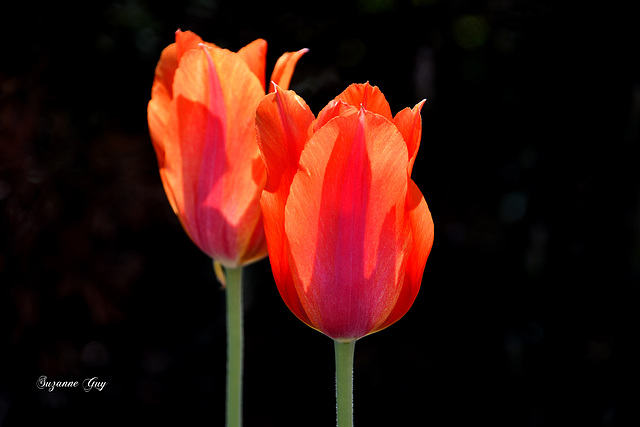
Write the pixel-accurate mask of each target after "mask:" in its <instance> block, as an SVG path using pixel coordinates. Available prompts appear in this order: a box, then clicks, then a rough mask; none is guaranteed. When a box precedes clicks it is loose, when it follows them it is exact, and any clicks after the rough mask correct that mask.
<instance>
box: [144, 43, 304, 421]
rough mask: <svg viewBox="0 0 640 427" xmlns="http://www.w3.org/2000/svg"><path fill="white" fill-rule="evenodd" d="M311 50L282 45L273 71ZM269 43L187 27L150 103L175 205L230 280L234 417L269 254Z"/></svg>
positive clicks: (162, 67) (160, 70) (163, 62)
mask: <svg viewBox="0 0 640 427" xmlns="http://www.w3.org/2000/svg"><path fill="white" fill-rule="evenodd" d="M305 52H306V49H303V50H300V51H298V52H294V53H285V54H284V55H282V56H281V57H280V59H279V60H278V61H277V63H276V65H275V69H274V70H273V74H272V75H271V80H272V81H275V82H278V83H279V84H280V85H282V86H284V87H288V86H289V81H290V80H291V75H292V73H293V70H294V68H295V66H296V63H297V62H298V59H299V58H300V57H301V56H302V55H303V54H304V53H305ZM266 53H267V42H265V41H264V40H261V39H258V40H256V41H254V42H252V43H250V44H248V45H247V46H245V47H243V48H242V49H240V50H239V51H238V52H237V53H234V52H230V51H228V50H226V49H221V48H219V47H218V46H216V45H214V44H211V43H204V42H203V41H202V39H201V38H200V37H198V36H197V35H196V34H194V33H191V32H188V31H187V32H182V31H178V32H176V42H175V43H173V44H171V45H169V46H168V47H167V48H166V49H164V51H163V52H162V55H161V56H160V62H159V63H158V66H157V68H156V72H155V79H154V82H153V88H152V95H151V101H150V102H149V106H148V110H147V111H148V121H149V130H150V133H151V140H152V142H153V146H154V148H155V151H156V155H157V157H158V165H159V168H160V177H161V179H162V183H163V185H164V189H165V192H166V193H167V197H168V198H169V202H170V203H171V207H172V208H173V211H174V212H175V213H176V215H177V216H178V218H179V219H180V222H181V223H182V226H183V227H184V229H185V231H186V232H187V234H188V235H189V237H190V238H191V239H192V240H193V241H194V242H195V244H196V245H197V246H198V247H199V248H200V249H201V250H202V251H203V252H205V253H206V254H207V255H209V256H210V257H211V258H213V260H214V268H215V271H216V275H217V276H218V279H219V280H220V281H221V282H222V283H223V284H226V285H227V287H226V288H227V291H226V299H227V331H228V332H227V337H228V345H227V352H228V360H227V414H226V416H227V426H228V427H232V426H233V427H239V426H240V425H241V419H242V357H243V349H242V347H243V330H242V266H244V265H246V264H249V263H251V262H253V261H257V260H259V259H260V258H263V257H265V256H266V255H267V246H266V242H265V236H264V228H263V226H262V213H261V209H260V203H259V200H260V195H261V194H262V190H263V188H264V185H265V182H266V179H267V176H266V170H265V166H264V163H263V161H262V159H261V158H260V152H259V149H258V144H257V142H256V128H255V115H256V107H257V106H258V103H259V102H260V100H261V99H262V98H263V97H264V96H265V62H266ZM221 265H223V266H225V267H226V277H225V275H224V273H223V271H222V267H221Z"/></svg>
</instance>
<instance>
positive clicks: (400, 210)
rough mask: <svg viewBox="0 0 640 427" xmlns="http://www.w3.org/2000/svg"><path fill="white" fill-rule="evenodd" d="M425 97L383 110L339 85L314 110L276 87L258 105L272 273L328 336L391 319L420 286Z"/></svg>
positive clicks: (370, 97)
mask: <svg viewBox="0 0 640 427" xmlns="http://www.w3.org/2000/svg"><path fill="white" fill-rule="evenodd" d="M423 104H424V101H423V102H420V103H419V104H417V105H416V106H415V107H414V108H413V109H409V108H405V109H404V110H402V111H400V112H399V113H398V114H397V115H396V116H395V117H393V116H392V115H391V110H390V108H389V104H388V103H387V101H386V99H385V97H384V95H383V94H382V93H381V92H380V90H379V89H378V88H377V87H374V86H370V85H369V84H368V83H367V84H354V85H351V86H349V87H348V88H347V89H346V90H345V91H344V92H343V93H342V94H340V95H339V96H338V97H336V98H335V99H334V100H333V101H331V102H330V103H329V104H328V105H327V106H326V107H325V108H324V109H323V110H322V111H321V112H320V114H319V115H318V117H317V118H315V117H314V115H313V113H312V112H311V111H310V109H309V107H308V106H307V105H306V103H305V102H304V100H303V99H302V98H300V97H299V96H297V95H296V94H295V93H294V92H293V91H288V90H281V89H280V88H277V89H276V91H275V93H272V94H270V95H268V96H266V97H265V98H264V99H263V100H262V101H261V102H260V104H259V105H258V108H257V112H256V127H257V129H258V145H259V146H260V150H261V153H262V156H263V159H264V161H265V163H266V167H267V183H266V186H265V189H264V191H263V193H262V199H261V205H262V211H263V215H264V227H265V233H266V238H267V245H268V248H269V259H270V262H271V265H272V270H273V274H274V277H275V281H276V284H277V286H278V289H279V291H280V294H281V296H282V298H283V299H284V301H285V303H286V304H287V306H288V307H289V308H290V309H291V311H293V313H294V314H295V315H296V316H297V317H298V318H299V319H300V320H302V321H303V322H305V323H306V324H308V325H309V326H311V327H312V328H315V329H317V330H319V331H321V332H322V333H324V334H326V335H328V336H329V337H331V338H333V339H334V340H336V341H339V342H349V341H353V340H356V339H358V338H361V337H363V336H365V335H368V334H371V333H373V332H376V331H379V330H381V329H383V328H386V327H387V326H389V325H391V324H393V323H394V322H396V321H397V320H398V319H400V318H401V317H402V316H404V314H405V313H406V312H407V311H408V310H409V308H410V307H411V305H412V304H413V302H414V300H415V298H416V296H417V294H418V290H419V288H420V283H421V281H422V274H423V271H424V267H425V265H426V262H427V257H428V256H429V253H430V251H431V246H432V244H433V221H432V219H431V214H430V212H429V209H428V207H427V203H426V202H425V199H424V197H423V195H422V193H421V192H420V190H419V189H418V187H417V185H416V184H415V183H414V182H413V181H412V179H411V171H412V168H413V163H414V161H415V158H416V155H417V152H418V147H419V145H420V138H421V133H422V122H421V117H420V110H421V109H422V105H423Z"/></svg>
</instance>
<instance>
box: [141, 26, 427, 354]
mask: <svg viewBox="0 0 640 427" xmlns="http://www.w3.org/2000/svg"><path fill="white" fill-rule="evenodd" d="M266 49H267V44H266V42H265V41H264V40H260V39H259V40H256V41H254V42H252V43H250V44H249V45H247V46H245V47H244V48H242V49H240V50H239V51H238V52H237V53H234V52H230V51H228V50H226V49H221V48H219V47H217V46H215V45H213V44H211V43H205V42H203V41H202V39H200V37H198V36H197V35H196V34H194V33H191V32H181V31H178V32H177V33H176V42H175V43H174V44H171V45H170V46H169V47H167V48H166V49H165V50H164V51H163V52H162V55H161V58H160V62H159V63H158V66H157V68H156V73H155V80H154V83H153V89H152V98H151V101H150V102H149V106H148V122H149V129H150V133H151V140H152V142H153V145H154V148H155V151H156V154H157V157H158V164H159V169H160V176H161V179H162V183H163V185H164V189H165V191H166V193H167V197H168V199H169V202H170V203H171V206H172V208H173V210H174V212H175V213H176V215H177V216H178V218H179V219H180V222H181V223H182V225H183V227H184V229H185V231H186V232H187V234H188V235H189V236H190V238H191V239H192V240H193V241H194V242H195V244H196V245H198V247H199V248H200V249H201V250H202V251H203V252H205V253H206V254H207V255H209V256H210V257H211V258H212V259H213V260H214V261H215V263H216V265H217V267H219V266H220V265H222V266H224V267H225V269H226V270H227V272H229V271H231V270H233V269H237V268H241V267H242V266H243V265H247V264H249V263H251V262H254V261H257V260H259V259H261V258H264V257H266V256H267V254H268V256H269V261H270V263H271V268H272V271H273V275H274V278H275V282H276V285H277V287H278V290H279V292H280V295H281V296H282V298H283V300H284V302H285V303H286V305H287V306H288V307H289V309H290V310H291V311H292V312H293V313H294V314H295V315H296V316H297V317H298V318H299V319H300V320H301V321H303V322H304V323H306V324H307V325H309V326H310V327H312V328H314V329H317V330H319V331H320V332H322V333H324V334H325V335H327V336H329V337H331V338H333V339H334V340H335V342H336V345H338V344H350V345H352V343H354V342H355V341H356V340H357V339H359V338H361V337H363V336H365V335H368V334H371V333H374V332H376V331H379V330H381V329H383V328H386V327H387V326H389V325H391V324H392V323H394V322H396V321H397V320H398V319H400V318H401V317H402V316H403V315H404V314H405V313H406V312H407V310H408V309H409V308H410V307H411V305H412V304H413V301H414V300H415V298H416V295H417V293H418V290H419V288H420V283H421V281H422V274H423V271H424V267H425V264H426V261H427V257H428V256H429V253H430V250H431V246H432V243H433V222H432V219H431V214H430V212H429V209H428V207H427V204H426V202H425V199H424V197H423V195H422V193H421V192H420V190H419V189H418V187H417V186H416V184H415V183H414V182H413V181H412V179H411V171H412V168H413V164H414V161H415V159H416V155H417V152H418V147H419V145H420V138H421V133H422V122H421V117H420V110H421V108H422V105H423V103H424V101H423V102H420V103H419V104H417V105H416V106H415V107H414V108H413V109H409V108H405V109H404V110H402V111H400V112H399V113H398V114H397V115H396V116H395V117H394V116H393V115H392V113H391V110H390V108H389V104H388V103H387V101H386V99H385V97H384V95H383V94H382V93H381V92H380V90H379V89H378V88H377V87H374V86H371V85H369V84H368V83H366V84H353V85H351V86H349V87H348V88H347V89H346V90H345V91H344V92H343V93H341V94H340V95H338V96H337V97H336V98H335V99H333V100H332V101H330V102H329V104H328V105H327V106H326V107H325V108H324V109H322V110H321V111H320V112H319V113H318V116H317V117H316V116H314V114H313V113H312V112H311V110H310V109H309V107H308V106H307V105H306V103H305V102H304V100H303V99H302V98H300V97H299V96H298V95H296V93H295V92H293V91H290V90H287V89H288V86H289V82H290V80H291V76H292V73H293V71H294V68H295V66H296V64H297V62H298V60H299V59H300V57H301V56H302V55H303V54H304V53H305V52H306V49H303V50H300V51H298V52H292V53H285V54H284V55H283V56H282V57H280V59H279V60H278V61H277V63H276V65H275V68H274V71H273V73H272V75H271V79H270V82H271V83H270V84H269V85H268V86H267V83H266V80H265V68H266V65H265V62H266ZM267 88H268V92H269V93H268V94H267V95H265V91H266V89H267ZM220 271H221V270H220V269H218V272H220ZM230 286H231V284H229V283H228V284H227V290H228V291H229V287H230ZM234 286H238V285H237V284H236V285H234ZM337 348H338V347H336V351H337ZM351 354H352V347H351Z"/></svg>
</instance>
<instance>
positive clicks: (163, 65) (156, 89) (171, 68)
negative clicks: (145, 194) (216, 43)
mask: <svg viewBox="0 0 640 427" xmlns="http://www.w3.org/2000/svg"><path fill="white" fill-rule="evenodd" d="M177 68H178V58H177V56H176V44H175V43H173V44H170V45H169V46H167V47H166V48H165V49H164V50H163V51H162V54H161V55H160V61H159V62H158V65H157V66H156V71H155V77H154V80H153V86H152V88H151V100H150V101H149V105H148V107H147V120H148V122H149V133H150V135H151V142H152V143H153V146H154V148H155V150H156V153H157V157H158V165H159V167H160V169H161V170H162V169H163V167H164V162H165V154H164V150H165V149H164V145H165V141H164V139H165V134H166V131H167V129H166V128H167V122H168V121H169V111H170V106H171V99H172V97H173V76H174V75H175V72H176V69H177ZM172 205H173V203H172Z"/></svg>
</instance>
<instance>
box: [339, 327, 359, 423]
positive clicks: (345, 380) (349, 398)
mask: <svg viewBox="0 0 640 427" xmlns="http://www.w3.org/2000/svg"><path fill="white" fill-rule="evenodd" d="M334 346H335V351H336V406H337V408H336V410H337V419H338V424H337V425H338V427H352V426H353V351H354V349H355V346H356V342H355V340H354V341H349V342H339V341H335V340H334Z"/></svg>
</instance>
